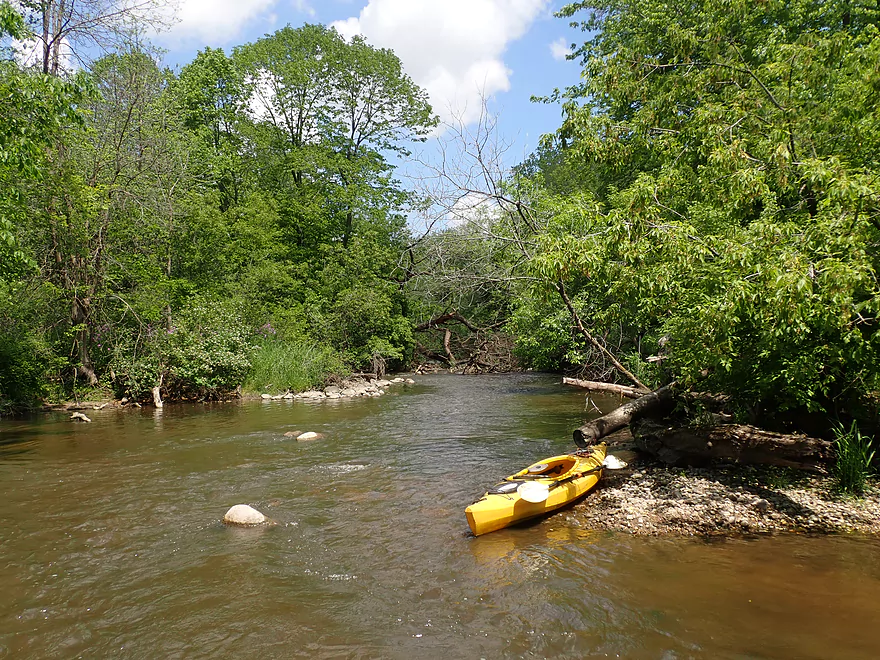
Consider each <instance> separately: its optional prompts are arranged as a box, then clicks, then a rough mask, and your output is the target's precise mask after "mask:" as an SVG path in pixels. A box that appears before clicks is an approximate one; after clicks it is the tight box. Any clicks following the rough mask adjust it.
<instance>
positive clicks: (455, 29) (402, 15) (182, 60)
mask: <svg viewBox="0 0 880 660" xmlns="http://www.w3.org/2000/svg"><path fill="white" fill-rule="evenodd" d="M563 4H564V2H562V1H560V0H179V10H178V19H179V20H178V22H177V24H176V25H175V26H174V27H173V28H172V29H171V30H170V31H169V32H165V33H163V34H161V35H159V36H157V37H156V38H155V41H156V42H157V44H158V45H160V46H161V47H163V48H164V49H166V51H167V53H166V56H165V61H166V63H167V64H169V65H171V66H172V67H180V66H183V65H185V64H186V63H188V62H189V61H191V60H192V59H193V58H194V57H195V55H196V53H197V52H198V51H199V50H200V49H202V48H204V47H205V46H211V47H213V48H217V47H222V48H224V49H225V50H226V51H227V53H228V52H230V51H231V50H232V48H233V47H235V46H237V45H240V44H244V43H249V42H252V41H255V40H256V39H259V38H260V37H261V36H263V35H264V34H271V33H272V32H274V31H275V30H278V29H280V28H282V27H284V26H285V25H287V24H290V25H291V26H293V27H298V26H300V25H303V24H304V23H322V24H325V25H332V26H334V27H336V29H337V30H338V31H339V32H340V33H341V34H342V35H343V36H346V37H350V36H352V35H354V34H363V35H364V36H365V37H366V39H367V41H368V42H369V43H371V44H372V45H374V46H377V47H382V48H390V49H392V50H393V51H394V52H395V53H396V54H397V56H398V57H399V58H400V60H401V62H402V63H403V67H404V70H405V71H406V72H407V73H408V74H409V75H410V77H411V78H412V79H413V80H414V81H415V82H416V83H418V84H419V85H421V86H422V87H424V88H425V89H426V90H427V91H428V93H429V96H430V99H431V104H432V106H433V107H434V111H435V112H436V113H437V114H438V115H440V117H441V119H443V120H449V119H451V118H452V117H459V118H461V119H463V120H464V121H465V122H466V123H471V122H473V121H474V120H476V119H477V117H478V116H479V112H480V107H481V103H480V99H481V98H482V97H486V98H488V99H489V100H490V102H489V107H490V110H491V112H493V113H496V114H497V115H498V130H499V132H500V134H501V137H502V138H504V139H505V140H506V141H507V142H509V143H510V144H511V148H510V151H509V154H508V155H509V157H511V158H512V159H513V161H514V162H519V161H521V160H523V159H524V158H525V157H526V156H528V154H529V153H530V152H531V151H533V150H534V148H535V147H536V145H537V142H538V139H539V138H540V136H541V135H542V134H543V133H549V132H553V131H554V130H555V129H556V128H558V127H559V124H560V121H561V111H560V108H559V106H557V105H547V104H536V103H532V102H530V100H529V99H530V97H531V96H532V95H545V94H549V93H551V92H552V91H553V89H554V88H557V87H566V86H568V85H571V84H574V83H576V82H577V81H578V79H579V74H580V67H579V66H578V65H577V63H576V62H572V61H567V60H566V59H565V54H566V53H567V52H568V48H569V46H570V44H571V43H573V42H580V41H582V40H583V35H582V34H581V33H580V32H579V31H577V30H575V29H572V28H570V27H569V25H568V20H567V19H561V18H555V17H554V16H553V12H554V11H556V10H558V9H559V8H560V7H561V6H562V5H563Z"/></svg>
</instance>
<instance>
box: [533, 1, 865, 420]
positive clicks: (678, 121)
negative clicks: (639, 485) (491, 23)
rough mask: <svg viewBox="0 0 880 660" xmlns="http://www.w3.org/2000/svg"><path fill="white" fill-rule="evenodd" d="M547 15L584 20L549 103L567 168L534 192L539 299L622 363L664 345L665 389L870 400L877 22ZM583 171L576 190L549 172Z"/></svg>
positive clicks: (787, 6) (625, 8) (756, 400)
mask: <svg viewBox="0 0 880 660" xmlns="http://www.w3.org/2000/svg"><path fill="white" fill-rule="evenodd" d="M561 13H562V15H563V16H566V17H575V16H577V15H579V14H581V13H583V14H584V15H585V16H584V18H583V20H582V21H581V26H582V27H583V28H584V30H585V31H587V32H588V34H589V37H588V40H587V41H586V42H585V43H584V44H583V45H582V46H581V47H580V48H579V49H578V50H577V52H576V57H577V58H578V59H579V60H580V61H581V63H582V64H583V67H584V72H583V76H582V80H583V82H582V84H580V85H578V86H576V87H574V88H571V89H569V90H566V91H565V92H564V93H561V94H560V95H559V96H558V97H559V98H562V99H563V100H564V101H565V103H564V111H565V113H566V118H565V121H564V124H563V126H562V128H561V129H560V131H559V133H558V135H557V143H556V146H557V148H558V149H559V150H560V152H561V153H563V154H564V155H565V160H564V162H562V163H561V162H560V161H559V160H558V159H548V158H546V157H544V158H542V159H538V161H537V164H536V165H535V169H536V174H535V175H532V180H534V181H537V183H538V184H539V186H540V189H539V190H537V191H536V192H535V193H533V194H532V197H533V200H534V206H535V209H536V212H538V213H539V214H541V215H542V217H544V218H546V219H547V224H546V227H545V228H543V229H542V230H541V231H540V232H539V235H538V245H539V249H538V251H537V253H536V254H535V255H534V258H533V259H532V260H531V262H530V268H531V272H532V273H533V274H534V275H536V276H537V277H539V278H540V279H541V280H542V281H543V282H544V283H545V286H546V289H545V290H546V291H547V294H548V295H549V294H550V293H551V292H552V291H553V288H554V287H555V286H556V285H557V284H558V283H560V282H562V283H564V284H565V287H566V289H567V290H568V291H569V293H570V297H571V298H572V299H573V300H574V301H575V305H576V307H577V308H578V311H579V312H580V313H581V315H582V317H583V318H585V319H588V321H589V323H590V324H591V329H592V331H593V333H594V334H596V335H598V336H620V337H622V342H623V343H622V352H623V353H630V352H632V351H633V350H636V348H637V343H638V342H637V340H638V338H640V337H656V338H659V337H665V338H666V343H665V346H664V347H663V353H664V355H663V357H664V359H663V362H662V365H663V370H664V371H665V375H666V377H667V378H675V379H676V380H678V381H679V382H680V383H681V384H683V385H684V386H686V387H692V388H700V389H708V390H712V391H720V392H726V393H728V394H731V395H733V396H734V398H735V399H736V400H737V401H738V402H739V403H740V404H741V405H743V406H745V407H749V408H752V409H756V410H760V409H768V410H773V409H786V408H791V409H806V410H811V411H823V410H824V411H832V410H834V409H841V408H847V407H849V408H852V407H854V406H856V405H857V403H858V402H859V401H863V400H865V399H866V398H867V397H869V396H870V395H871V393H872V392H876V391H878V389H880V366H878V365H880V323H878V312H880V290H878V288H877V284H876V282H877V270H878V266H880V264H878V254H880V253H878V250H877V245H878V244H880V205H878V200H880V187H878V183H877V181H878V179H877V177H876V162H877V154H878V153H880V122H878V118H877V113H876V112H875V107H876V94H877V91H878V89H880V78H878V77H877V75H876V72H877V71H878V70H880V14H878V10H877V8H876V5H874V4H873V3H866V2H855V3H848V4H846V5H844V4H843V3H837V4H835V3H831V4H828V3H820V4H816V3H813V2H808V1H806V0H802V1H797V2H781V1H771V2H764V3H757V4H756V3H752V2H740V1H736V2H728V1H726V0H725V1H722V0H700V1H699V2H697V3H691V4H688V5H670V4H669V3H666V2H660V1H659V0H647V1H645V2H639V3H633V2H629V1H627V0H599V1H591V2H579V3H574V4H572V5H569V6H567V7H566V8H565V9H563V11H562V12H561ZM584 163H587V164H588V165H589V167H588V170H587V171H588V172H590V173H591V174H590V176H589V177H587V178H586V179H584V183H583V184H581V185H580V186H579V191H578V192H573V188H572V186H571V184H570V183H569V181H570V180H571V177H567V176H564V175H563V174H564V172H560V168H565V167H568V168H571V169H572V171H574V172H578V171H583V168H584V167H585V166H584ZM533 165H534V164H533ZM544 168H547V169H548V171H550V172H551V173H552V176H543V177H542V176H541V172H542V170H543V169H544ZM554 182H558V183H554ZM645 348H646V347H645V345H644V343H643V344H642V349H643V350H644V349H645ZM648 348H649V349H650V353H648V354H651V353H654V352H655V351H656V350H658V349H659V346H649V347H648ZM646 356H647V355H645V353H641V354H640V357H646ZM634 363H639V362H638V361H636V362H634Z"/></svg>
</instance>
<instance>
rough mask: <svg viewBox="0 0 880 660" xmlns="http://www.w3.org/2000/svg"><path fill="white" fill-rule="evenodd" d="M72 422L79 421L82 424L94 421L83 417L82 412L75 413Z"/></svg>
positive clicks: (71, 417)
mask: <svg viewBox="0 0 880 660" xmlns="http://www.w3.org/2000/svg"><path fill="white" fill-rule="evenodd" d="M70 419H72V420H79V421H80V422H91V421H92V420H91V419H89V418H88V417H86V416H85V415H83V414H82V413H81V412H75V413H73V414H72V415H71V416H70Z"/></svg>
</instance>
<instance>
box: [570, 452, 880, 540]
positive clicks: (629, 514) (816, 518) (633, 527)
mask: <svg viewBox="0 0 880 660" xmlns="http://www.w3.org/2000/svg"><path fill="white" fill-rule="evenodd" d="M618 449H619V448H616V447H609V453H615V452H616V451H617V450H618ZM571 516H572V517H573V518H574V519H575V521H577V522H578V524H580V525H582V526H584V527H591V528H597V529H609V530H615V531H622V532H629V533H631V534H637V535H646V536H658V535H667V534H672V535H685V536H695V535H700V536H703V535H751V534H765V533H777V532H810V533H836V532H860V533H871V534H876V533H878V532H880V483H878V481H877V480H876V479H875V480H872V481H871V482H870V483H869V487H868V490H867V492H866V493H865V496H864V497H862V498H852V497H844V496H840V495H836V494H834V492H833V485H832V479H831V478H830V477H826V476H821V475H814V474H809V473H805V472H802V471H798V470H790V469H785V468H775V467H769V466H742V465H721V466H717V467H712V468H669V467H665V466H663V465H661V464H657V463H653V462H651V461H649V460H646V459H645V458H644V457H636V458H633V459H632V460H630V464H629V466H628V467H627V468H625V469H623V470H615V471H612V470H606V471H605V474H604V476H603V477H602V479H601V481H600V482H599V484H598V485H597V486H596V489H595V490H594V491H593V492H592V493H590V495H588V496H587V497H586V498H585V499H584V500H583V501H582V502H581V503H579V504H578V505H577V506H575V507H574V508H573V509H572V511H571Z"/></svg>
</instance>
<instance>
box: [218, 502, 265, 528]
mask: <svg viewBox="0 0 880 660" xmlns="http://www.w3.org/2000/svg"><path fill="white" fill-rule="evenodd" d="M268 521H269V519H268V518H267V517H266V516H264V515H263V514H262V513H260V512H259V511H257V510H256V509H254V508H253V507H250V506H248V505H247V504H236V505H235V506H234V507H232V508H231V509H229V511H227V512H226V515H225V516H223V522H225V523H226V524H227V525H262V524H264V523H266V522H268Z"/></svg>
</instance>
